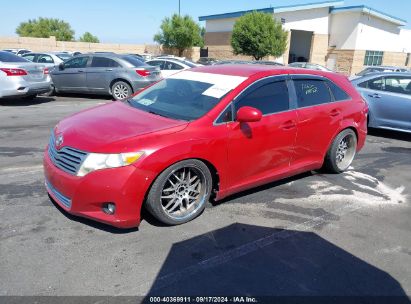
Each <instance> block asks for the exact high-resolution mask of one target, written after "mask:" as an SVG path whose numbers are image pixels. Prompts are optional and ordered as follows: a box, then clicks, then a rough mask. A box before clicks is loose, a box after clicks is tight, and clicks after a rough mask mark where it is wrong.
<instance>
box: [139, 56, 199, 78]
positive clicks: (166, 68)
mask: <svg viewBox="0 0 411 304" xmlns="http://www.w3.org/2000/svg"><path fill="white" fill-rule="evenodd" d="M146 63H147V64H149V65H152V66H157V67H159V68H160V70H161V76H162V77H163V78H167V77H170V76H171V75H173V74H175V73H178V72H180V71H183V70H188V69H191V68H194V67H196V66H198V65H195V64H193V63H191V62H190V61H187V60H178V59H171V58H156V59H153V60H149V61H147V62H146Z"/></svg>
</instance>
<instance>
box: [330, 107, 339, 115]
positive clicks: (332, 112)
mask: <svg viewBox="0 0 411 304" xmlns="http://www.w3.org/2000/svg"><path fill="white" fill-rule="evenodd" d="M340 114H341V111H340V110H338V109H334V110H332V111H331V112H330V116H331V117H337V116H338V115H340Z"/></svg>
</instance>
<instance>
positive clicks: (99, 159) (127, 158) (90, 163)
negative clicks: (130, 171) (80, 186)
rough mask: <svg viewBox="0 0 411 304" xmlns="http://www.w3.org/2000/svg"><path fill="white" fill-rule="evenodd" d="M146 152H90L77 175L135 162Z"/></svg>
mask: <svg viewBox="0 0 411 304" xmlns="http://www.w3.org/2000/svg"><path fill="white" fill-rule="evenodd" d="M143 154H144V152H132V153H121V154H98V153H90V154H89V155H88V156H87V157H86V159H85V160H84V162H83V164H82V165H81V167H80V169H79V171H78V173H77V176H85V175H87V174H88V173H90V172H93V171H96V170H101V169H109V168H118V167H125V166H129V165H131V164H133V163H135V162H136V161H137V160H139V158H140V157H141V156H142V155H143Z"/></svg>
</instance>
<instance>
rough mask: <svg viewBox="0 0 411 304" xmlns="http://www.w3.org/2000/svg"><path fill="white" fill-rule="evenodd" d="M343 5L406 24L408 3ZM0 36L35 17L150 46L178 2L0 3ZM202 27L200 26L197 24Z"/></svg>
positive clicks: (210, 0)
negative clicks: (363, 8) (364, 8)
mask: <svg viewBox="0 0 411 304" xmlns="http://www.w3.org/2000/svg"><path fill="white" fill-rule="evenodd" d="M180 1H181V13H182V14H188V15H190V16H192V17H193V18H194V19H195V20H196V21H197V22H198V17H199V16H204V15H212V14H220V13H227V12H233V11H239V10H250V9H259V8H266V7H270V6H273V7H275V6H283V5H294V4H305V3H312V2H321V1H323V0H180ZM344 5H347V6H348V5H368V6H370V7H372V8H375V9H377V10H380V11H383V12H385V13H387V14H390V15H393V16H395V17H399V18H401V19H405V20H407V21H408V22H409V24H407V26H405V28H410V29H411V1H410V0H390V1H387V0H345V1H344ZM0 11H1V18H0V36H16V34H15V30H16V27H17V26H18V25H19V23H20V22H22V21H27V20H28V19H34V18H38V17H49V18H58V19H63V20H65V21H67V22H68V23H70V25H71V27H72V28H73V30H74V31H75V33H76V34H75V36H76V39H78V38H79V37H80V36H81V35H82V34H83V33H84V32H86V31H88V32H91V33H92V34H93V35H96V36H97V37H99V39H100V41H101V42H106V43H136V44H143V43H152V42H153V36H154V34H156V33H157V32H158V29H159V26H160V24H161V20H162V19H163V18H164V17H166V16H170V15H172V14H173V13H177V12H178V0H117V1H114V0H65V1H62V0H37V1H33V0H18V1H9V0H0ZM199 23H200V24H201V25H205V24H204V23H203V22H199Z"/></svg>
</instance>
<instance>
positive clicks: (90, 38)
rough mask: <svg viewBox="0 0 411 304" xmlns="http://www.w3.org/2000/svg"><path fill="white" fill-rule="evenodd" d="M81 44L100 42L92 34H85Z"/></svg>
mask: <svg viewBox="0 0 411 304" xmlns="http://www.w3.org/2000/svg"><path fill="white" fill-rule="evenodd" d="M80 42H89V43H99V42H100V40H99V39H98V38H97V36H94V35H92V34H91V33H90V32H85V33H84V34H83V36H81V37H80Z"/></svg>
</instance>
